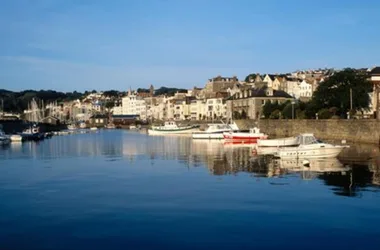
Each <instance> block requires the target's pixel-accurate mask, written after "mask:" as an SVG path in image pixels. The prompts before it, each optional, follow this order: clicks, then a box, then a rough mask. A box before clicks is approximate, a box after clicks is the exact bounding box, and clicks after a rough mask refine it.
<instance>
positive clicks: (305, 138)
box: [298, 134, 320, 145]
mask: <svg viewBox="0 0 380 250" xmlns="http://www.w3.org/2000/svg"><path fill="white" fill-rule="evenodd" d="M298 143H299V145H310V144H316V143H320V141H319V140H318V139H317V138H315V136H314V134H300V135H299V136H298Z"/></svg>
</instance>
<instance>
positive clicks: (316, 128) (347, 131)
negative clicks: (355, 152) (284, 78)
mask: <svg viewBox="0 0 380 250" xmlns="http://www.w3.org/2000/svg"><path fill="white" fill-rule="evenodd" d="M236 123H237V125H238V126H239V128H240V129H248V128H250V127H253V126H257V125H258V126H259V128H260V129H261V131H263V132H265V133H267V134H269V135H270V136H273V137H283V136H284V137H285V136H295V135H298V134H300V133H314V135H315V136H316V137H317V138H320V139H325V140H347V141H350V142H360V143H373V144H380V122H378V121H376V120H366V119H363V120H338V119H337V120H306V119H305V120H269V119H268V120H266V119H262V120H259V121H257V120H237V121H236Z"/></svg>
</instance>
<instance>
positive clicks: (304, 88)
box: [299, 80, 313, 98]
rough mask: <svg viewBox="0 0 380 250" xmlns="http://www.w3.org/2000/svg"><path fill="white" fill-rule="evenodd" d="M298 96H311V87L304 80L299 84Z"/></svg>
mask: <svg viewBox="0 0 380 250" xmlns="http://www.w3.org/2000/svg"><path fill="white" fill-rule="evenodd" d="M299 96H300V97H308V98H310V97H312V96H313V85H312V84H311V83H308V82H307V81H306V80H303V81H302V82H301V83H300V84H299Z"/></svg>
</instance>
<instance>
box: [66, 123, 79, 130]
mask: <svg viewBox="0 0 380 250" xmlns="http://www.w3.org/2000/svg"><path fill="white" fill-rule="evenodd" d="M67 129H68V130H75V129H77V126H76V125H75V124H69V125H67Z"/></svg>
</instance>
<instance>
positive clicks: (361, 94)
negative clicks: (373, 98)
mask: <svg viewBox="0 0 380 250" xmlns="http://www.w3.org/2000/svg"><path fill="white" fill-rule="evenodd" d="M351 91H352V109H353V110H354V111H357V110H362V109H368V107H369V104H370V97H369V93H370V92H372V84H371V83H370V82H369V81H368V80H367V76H366V74H365V73H361V72H358V71H355V70H353V69H349V68H347V69H344V70H343V71H340V72H336V73H334V74H333V75H332V76H330V77H329V78H328V79H327V80H326V81H324V82H322V83H321V84H320V85H319V86H318V88H317V90H316V91H315V93H314V94H313V99H312V100H311V102H312V104H311V105H314V108H316V109H317V110H321V109H324V108H326V109H329V108H331V107H336V108H337V110H336V114H338V115H345V114H346V113H347V112H348V111H349V110H350V92H351ZM314 111H315V110H314Z"/></svg>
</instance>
